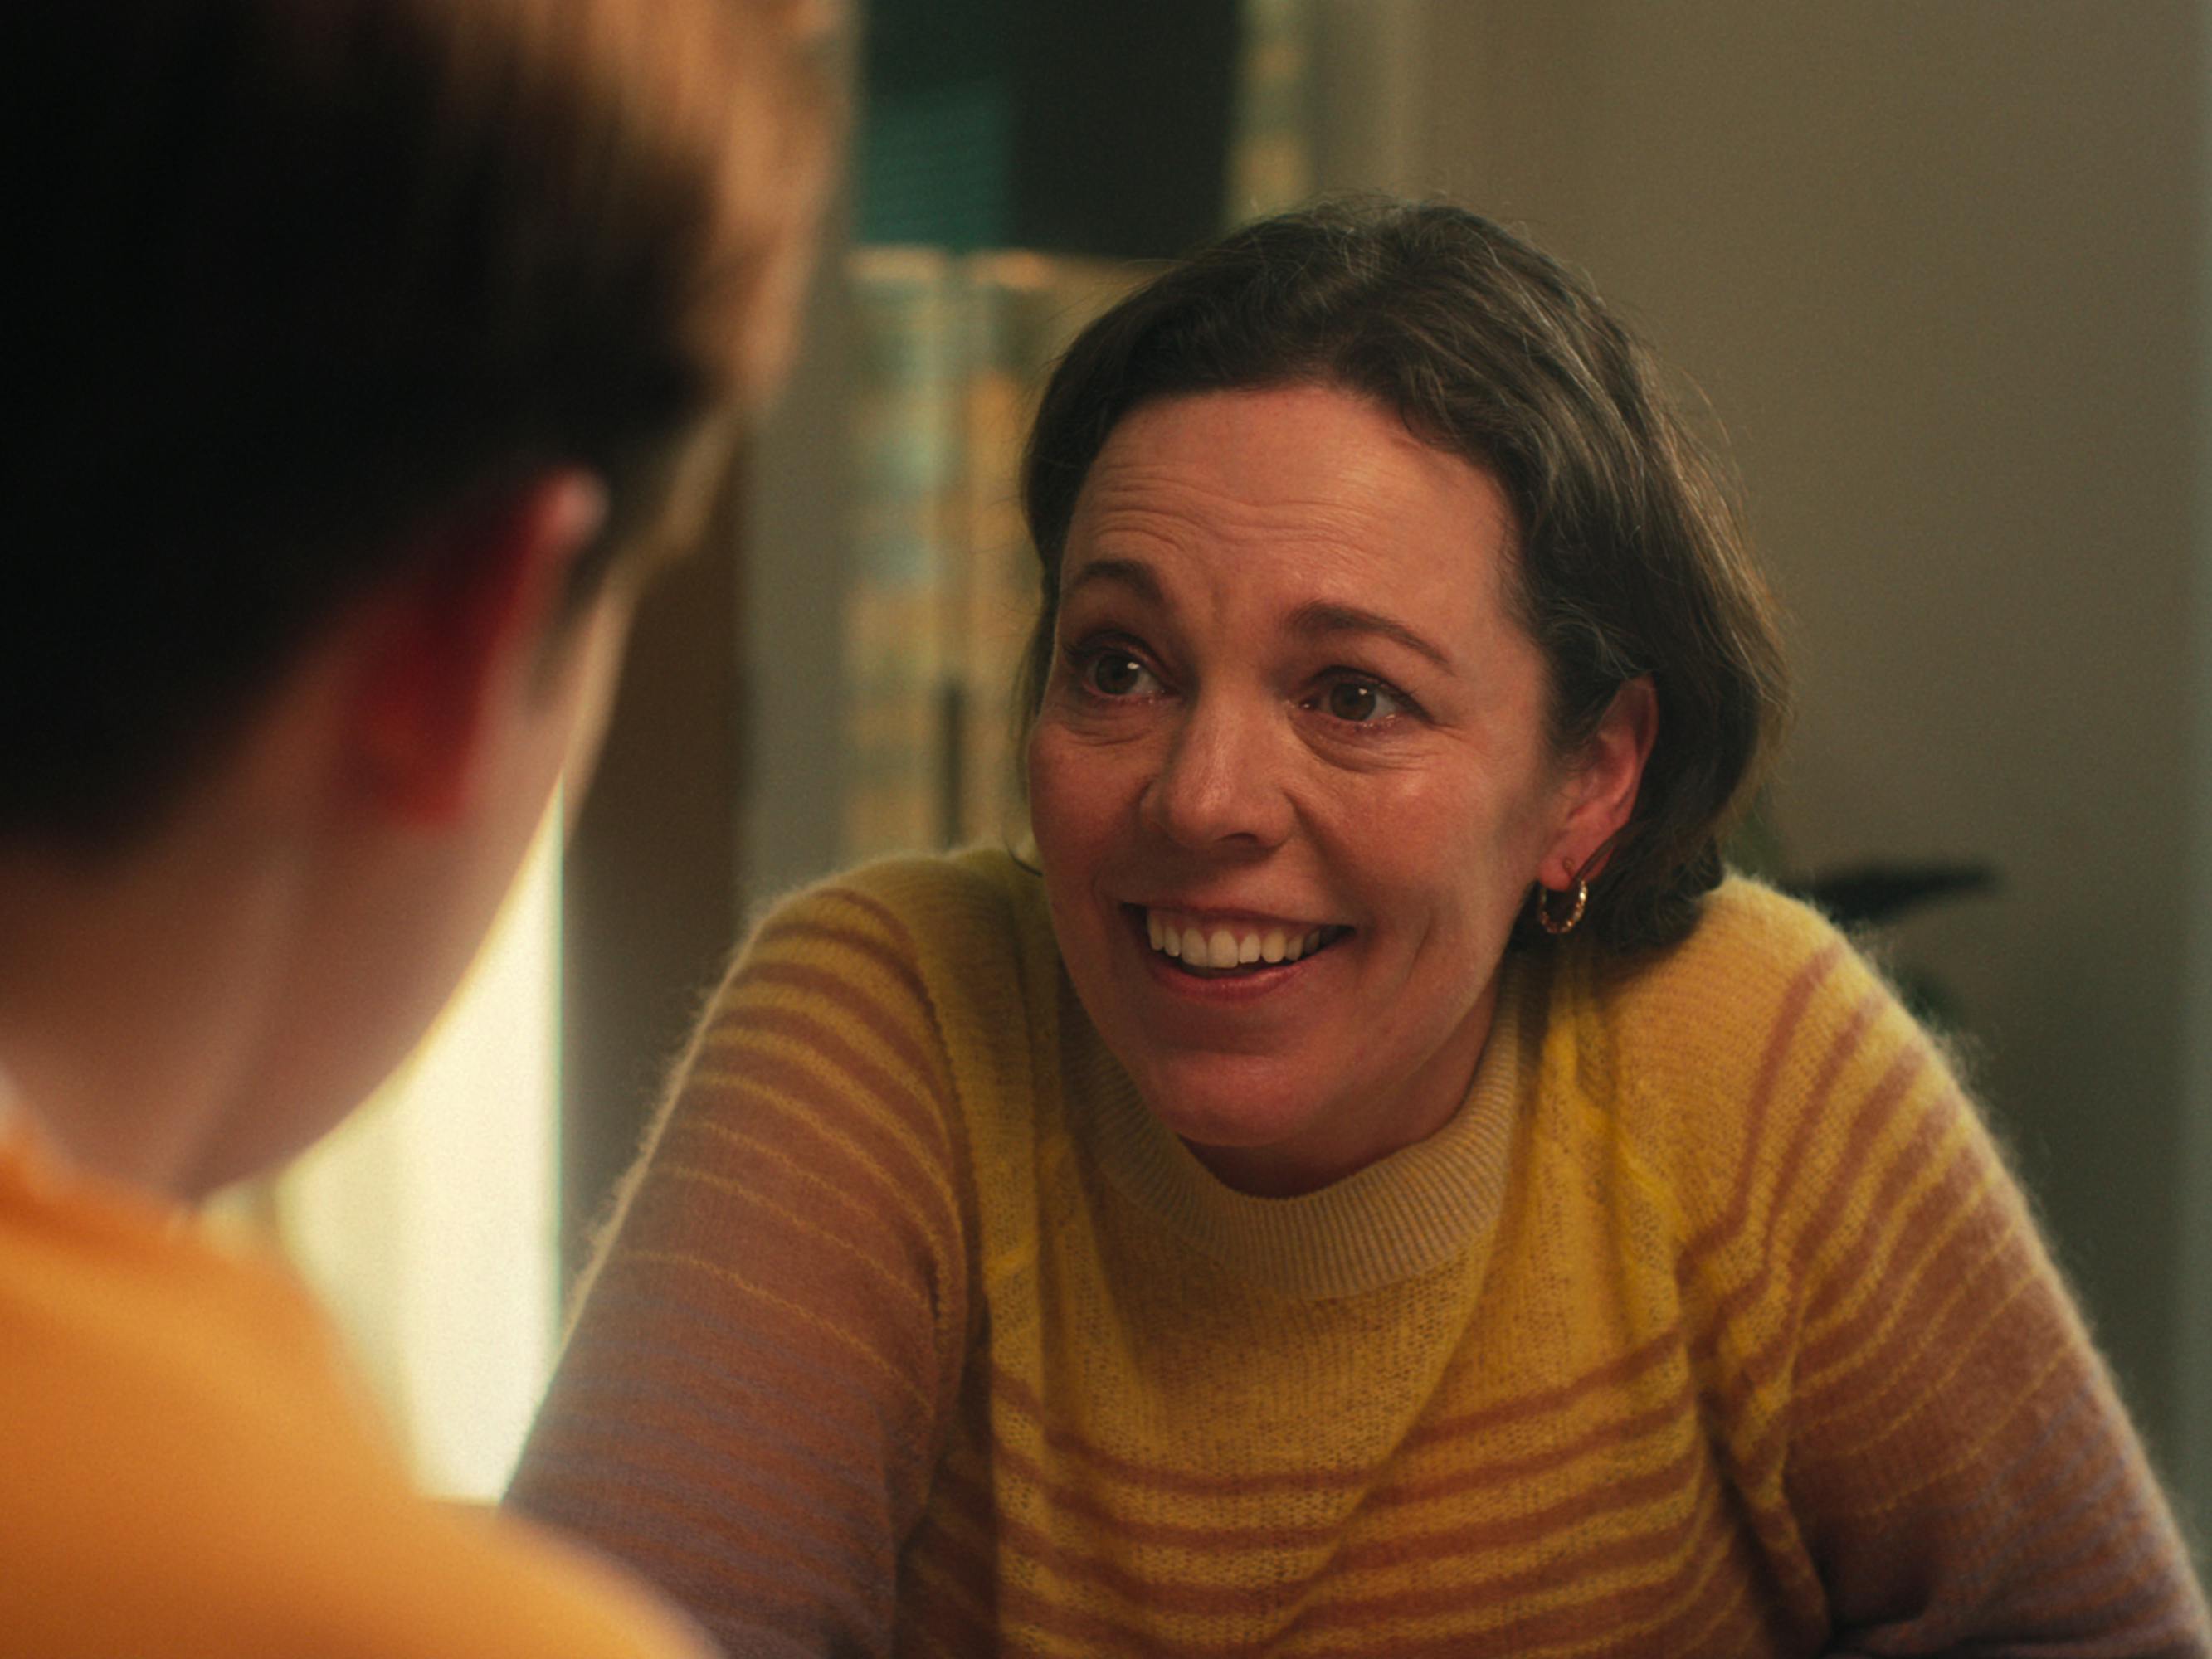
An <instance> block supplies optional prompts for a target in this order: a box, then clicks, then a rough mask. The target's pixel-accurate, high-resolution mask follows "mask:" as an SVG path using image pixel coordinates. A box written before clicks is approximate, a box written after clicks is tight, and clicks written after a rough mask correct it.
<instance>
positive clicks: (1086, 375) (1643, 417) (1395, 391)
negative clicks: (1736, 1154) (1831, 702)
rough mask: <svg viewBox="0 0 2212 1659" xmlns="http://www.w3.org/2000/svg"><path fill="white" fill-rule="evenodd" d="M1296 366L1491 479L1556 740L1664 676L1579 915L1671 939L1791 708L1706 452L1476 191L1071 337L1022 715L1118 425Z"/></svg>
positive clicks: (1316, 224)
mask: <svg viewBox="0 0 2212 1659" xmlns="http://www.w3.org/2000/svg"><path fill="white" fill-rule="evenodd" d="M1301 383H1304V384H1313V385H1321V386H1333V387H1336V388H1339V389H1340V390H1343V391H1346V392H1353V393H1356V394H1358V395H1360V396H1362V397H1365V398H1372V399H1373V400H1374V401H1375V402H1376V403H1377V404H1380V405H1381V406H1382V407H1383V408H1385V409H1388V410H1391V411H1393V412H1394V413H1395V414H1396V415H1397V416H1398V417H1399V418H1400V419H1401V420H1402V421H1403V422H1405V423H1406V425H1407V428H1408V429H1409V430H1410V431H1412V432H1413V434H1414V435H1415V436H1417V437H1419V438H1420V439H1421V440H1422V441H1425V442H1426V443H1429V444H1431V445H1434V446H1435V447H1437V448H1439V449H1441V450H1443V451H1445V452H1447V453H1452V454H1456V455H1459V456H1461V457H1462V458H1463V459H1467V460H1468V462H1470V463H1471V464H1473V465H1476V466H1478V467H1480V468H1481V469H1482V470H1484V471H1486V472H1488V473H1489V474H1491V475H1492V477H1495V478H1496V479H1497V480H1498V483H1499V485H1500V486H1501V487H1502V488H1503V489H1504V492H1505V494H1506V496H1507V498H1508V499H1509V501H1510V502H1511V503H1512V506H1513V509H1514V516H1515V520H1516V523H1515V530H1516V542H1515V548H1514V552H1515V561H1514V569H1513V581H1512V584H1511V587H1512V591H1511V592H1510V599H1511V601H1512V603H1513V604H1514V605H1515V606H1516V610H1517V611H1518V612H1519V615H1520V619H1521V621H1522V623H1523V624H1524V625H1525V626H1526V627H1527V628H1528V633H1529V635H1530V637H1531V638H1532V639H1534V641H1535V642H1536V644H1537V645H1538V646H1539V647H1541V650H1542V651H1543V653H1544V656H1545V659H1546V661H1547V665H1548V667H1549V670H1550V676H1551V693H1552V710H1551V714H1552V722H1551V723H1552V738H1553V747H1554V750H1556V752H1558V753H1559V754H1560V755H1562V756H1572V755H1574V754H1576V753H1577V752H1578V751H1579V750H1580V749H1581V747H1582V745H1583V744H1584V743H1585V742H1586V741H1587V740H1588V739H1589V737H1590V735H1591V734H1592V733H1593V732H1595V730H1596V728H1597V726H1598V722H1599V721H1600V720H1601V719H1602V717H1603V716H1604V714H1605V712H1606V710H1607V708H1608V707H1610V706H1611V704H1612V702H1613V696H1614V694H1615V693H1616V692H1618V691H1619V690H1620V688H1621V687H1622V686H1623V685H1625V684H1627V683H1628V682H1629V681H1630V680H1632V679H1634V678H1637V677H1638V676H1639V675H1644V674H1649V675H1650V676H1651V677H1652V679H1653V682H1654V684H1655V685H1656V690H1657V695H1658V700H1659V708H1660V719H1659V725H1658V736H1657V738H1656V743H1655V745H1654V747H1653V750H1652V753H1651V756H1650V760H1649V762H1648V763H1646V765H1645V767H1644V774H1643V781H1642V786H1641V788H1640V790H1639V792H1638V799H1637V803H1636V808H1635V812H1634V815H1633V817H1632V818H1631V820H1630V822H1629V824H1628V826H1627V829H1626V832H1625V833H1624V835H1623V836H1621V837H1620V840H1619V842H1617V843H1616V844H1615V846H1614V848H1613V851H1612V855H1611V857H1610V859H1609V860H1608V862H1607V866H1606V868H1605V871H1604V872H1603V876H1602V878H1601V879H1602V881H1603V884H1604V891H1605V894H1606V902H1605V903H1604V904H1603V905H1602V906H1599V905H1596V904H1595V903H1594V904H1593V905H1592V913H1593V915H1594V918H1595V921H1594V924H1593V926H1592V927H1590V928H1589V929H1586V930H1585V932H1586V933H1588V934H1590V935H1594V936H1595V937H1597V938H1599V939H1601V942H1603V943H1604V944H1606V945H1610V946H1612V947H1613V948H1614V949H1617V950H1633V949H1638V948H1642V947H1645V946H1649V945H1659V944H1664V943H1666V942H1668V941H1669V940H1671V939H1675V938H1678V937H1680V934H1681V933H1683V932H1684V931H1686V929H1687V927H1689V926H1690V924H1691V921H1692V919H1693V918H1694V915H1695V901H1696V899H1697V897H1698V896H1699V895H1700V894H1702V893H1704V892H1705V891H1706V890H1710V889H1711V887H1712V886H1713V885H1714V884H1716V883H1717V881H1718V879H1719V877H1720V868H1721V866H1720V854H1719V837H1720V836H1721V834H1722V833H1723V830H1724V829H1725V828H1726V826H1727V823H1728V820H1729V817H1730V815H1731V813H1732V812H1733V811H1735V809H1736V808H1737V807H1738V806H1739V805H1741V801H1742V799H1743V798H1744V796H1745V794H1746V793H1747V791H1748V790H1749V789H1750V788H1751V787H1752V786H1753V783H1754V782H1755V781H1756V779H1757V777H1758V775H1759V770H1760V768H1761V764H1762V762H1763V761H1764V759H1765V757H1767V755H1768V754H1769V752H1770V751H1771V748H1772V746H1773V744H1774V742H1775V740H1776V738H1777V737H1778V731H1779V727H1780V726H1781V723H1782V720H1783V715H1784V707H1785V703H1786V678H1785V674H1784V667H1783V660H1782V653H1781V647H1780V644H1779V641H1778V635H1777V630H1776V620H1775V616H1774V612H1773V608H1772V605H1771V600H1770V599H1769V598H1768V596H1767V593H1766V590H1765V585H1764V583H1763V581H1762V580H1761V579H1760V577H1759V573H1758V572H1757V570H1756V569H1755V568H1754V567H1753V564H1752V562H1751V560H1750V557H1749V555H1748V553H1747V550H1746V547H1745V545H1744V541H1743V538H1742V536H1741V531H1740V528H1739V526H1738V523H1737V520H1736V518H1735V513H1734V511H1733V509H1732V507H1731V505H1730V503H1729V496H1728V493H1727V491H1726V489H1724V488H1723V477H1722V474H1721V472H1720V471H1719V468H1718V466H1717V464H1716V463H1715V462H1714V461H1713V460H1712V459H1711V458H1710V457H1709V456H1708V455H1707V454H1706V453H1705V450H1704V449H1703V447H1701V446H1700V445H1699V442H1698V441H1697V440H1696V439H1695V437H1694V436H1693V435H1692V433H1691V431H1690V429H1689V428H1688V426H1687V424H1686V422H1685V421H1684V420H1683V419H1682V417H1681V416H1680V414H1679V413H1678V412H1677V411H1676V410H1675V408H1674V404H1673V403H1672V401H1671V400H1670V398H1668V395H1667V394H1666V392H1665V391H1664V389H1663V387H1662V380H1661V376H1660V373H1659V371H1658V368H1657V367H1656V363H1655V362H1654V361H1653V359H1652V357H1651V356H1650V353H1649V352H1648V350H1647V349H1645V348H1644V345H1643V344H1642V343H1641V342H1640V341H1638V339H1637V338H1636V337H1635V336H1634V335H1633V334H1632V332H1631V331H1629V330H1628V329H1627V328H1626V326H1625V325H1623V324H1622V323H1621V321H1620V319H1618V318H1617V317H1616V316H1615V315H1614V314H1613V313H1612V312H1611V311H1609V310H1608V309H1607V307H1605V305H1604V304H1603V303H1602V302H1601V301H1600V300H1599V298H1598V296H1597V295H1596V294H1595V292H1593V291H1592V290H1591V289H1590V287H1589V284H1588V283H1586V282H1585V281H1584V280H1583V279H1582V278H1581V277H1580V276H1577V274H1575V273H1574V272H1573V271H1571V270H1568V269H1567V268H1566V267H1565V266H1564V265H1562V264H1559V262H1558V261H1556V260H1554V259H1553V258H1550V257H1548V256H1547V255H1546V254H1544V253H1542V252H1540V251H1538V250H1537V249H1536V248H1534V247H1533V246H1530V245H1529V244H1528V242H1527V241H1525V240H1522V238H1520V237H1518V236H1516V235H1515V234H1512V233H1511V232H1510V231H1508V230H1506V229H1504V228H1503V227H1501V226H1499V225H1498V224H1496V223H1494V222H1492V221H1490V220H1488V219H1486V218H1483V217H1482V216H1480V215H1478V214H1474V213H1470V212H1468V211H1467V210H1464V209H1462V208H1458V207H1455V206H1452V205H1449V204H1443V203H1418V204H1404V203H1390V202H1379V203H1367V202H1352V203H1332V204H1324V205H1322V206H1318V207H1315V208H1310V209H1305V210H1298V211H1296V212H1291V213H1287V214H1284V215H1281V216H1277V217H1274V218H1272V219H1267V220H1261V221H1259V222H1255V223H1253V224H1250V225H1247V226H1245V227H1243V228H1241V229H1238V230H1235V231H1232V232H1231V233H1230V234H1228V235H1226V236H1225V237H1224V238H1222V239H1221V240H1219V241H1218V242H1216V243H1214V244H1212V246H1209V247H1207V248H1205V249H1203V250H1202V251H1200V252H1199V253H1197V254H1195V255H1194V256H1193V257H1192V258H1189V259H1188V260H1186V261H1183V262H1182V263H1180V264H1176V265H1175V266H1173V267H1171V268H1170V269H1169V270H1166V271H1165V272H1164V273H1163V274H1162V275H1160V276H1158V277H1156V278H1155V279H1154V280H1153V281H1152V282H1151V283H1147V284H1146V285H1145V286H1144V287H1142V288H1140V289H1138V290H1137V291H1135V292H1134V293H1133V294H1132V295H1129V296H1127V298H1125V299H1124V300H1123V301H1121V303H1119V304H1118V305H1116V306H1115V307H1113V308H1112V309H1111V310H1109V311H1108V312H1107V313H1105V314H1104V315H1103V316H1102V317H1101V318H1099V319H1097V321H1096V322H1094V323H1093V324H1092V325H1091V326H1090V327H1089V328H1088V329H1086V330H1085V331H1084V332H1083V333H1082V335H1081V336H1079V337H1078V339H1077V340H1076V342H1075V343H1074V344H1073V346H1072V347H1070V349H1068V351H1067V353H1066V356H1065V357H1063V359H1062V360H1061V362H1060V364H1059V366H1058V367H1057V368H1056V369H1055V370H1054V374H1053V376H1052V379H1051V380H1050V383H1049V384H1048V386H1047V387H1046V390H1045V393H1044V397H1043V400H1042V404H1041V405H1040V407H1039V410H1038V412H1037V416H1036V422H1035V425H1034V427H1033V428H1032V430H1031V435H1030V445H1029V451H1028V454H1027V456H1026V458H1025V460H1024V473H1023V495H1024V507H1025V510H1026V513H1027V515H1028V519H1029V525H1030V535H1031V538H1032V540H1033V541H1034V543H1035V545H1036V550H1037V554H1038V556H1039V559H1040V561H1041V564H1042V570H1041V575H1042V584H1043V592H1042V606H1041V610H1040V615H1039V617H1038V622H1037V626H1036V631H1035V633H1034V634H1033V635H1032V637H1031V640H1030V649H1029V654H1028V657H1027V659H1026V660H1025V662H1024V669H1023V682H1022V685H1021V687H1020V688H1019V690H1018V696H1020V697H1021V699H1022V703H1023V709H1022V712H1023V714H1024V715H1025V716H1026V715H1028V714H1033V713H1034V711H1035V709H1036V707H1037V702H1038V698H1039V697H1040V696H1041V695H1042V689H1043V686H1044V684H1045V674H1046V671H1047V670H1048V666H1049V664H1050V660H1051V653H1052V648H1053V635H1054V626H1055V623H1056V620H1057V617H1056V612H1057V601H1058V571H1059V564H1060V554H1061V550H1062V547H1063V544H1064V543H1065V541H1066V535H1067V530H1068V525H1069V522H1070V520H1072V519H1073V515H1074V512H1075V505H1076V499H1077V496H1078V495H1079V494H1080V492H1081V490H1082V488H1083V483H1084V480H1085V477H1087V476H1088V474H1089V472H1090V470H1091V463H1092V462H1093V461H1094V460H1095V459H1097V455H1098V453H1099V450H1100V449H1101V448H1102V447H1103V445H1104V444H1105V442H1106V440H1107V438H1108V436H1109V434H1111V432H1112V431H1113V429H1114V428H1115V425H1116V424H1117V423H1118V422H1120V421H1121V419H1122V418H1123V417H1124V416H1127V414H1129V413H1130V412H1131V411H1132V410H1134V409H1136V408H1137V407H1139V405H1141V404H1147V403H1152V402H1156V401H1158V400H1159V399H1162V398H1174V397H1179V396H1184V395H1188V394H1193V393H1198V392H1214V391H1249V390H1254V389H1258V388H1262V387H1268V386H1286V385H1296V384H1301ZM1524 933H1525V936H1527V937H1532V938H1533V937H1536V936H1537V935H1535V934H1534V932H1533V930H1524Z"/></svg>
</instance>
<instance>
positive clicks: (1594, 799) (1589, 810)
mask: <svg viewBox="0 0 2212 1659" xmlns="http://www.w3.org/2000/svg"><path fill="white" fill-rule="evenodd" d="M1658 736H1659V692H1658V688H1657V687H1656V686H1655V685H1654V684H1652V682H1651V677H1650V675H1649V674H1639V675H1638V676H1637V677H1636V678H1634V679H1632V680H1630V681H1629V682H1628V683H1627V684H1625V685H1623V686H1622V687H1621V688H1620V690H1618V691H1615V692H1614V693H1613V702H1611V703H1610V704H1609V705H1608V706H1607V708H1606V711H1605V714H1603V716H1602V717H1601V718H1600V720H1598V725H1597V730H1596V731H1595V732H1593V733H1592V734H1591V736H1590V739H1589V742H1588V743H1587V744H1584V745H1583V750H1582V752H1581V754H1580V755H1578V756H1577V757H1576V758H1575V760H1574V762H1573V767H1574V770H1573V772H1572V774H1571V776H1570V778H1569V780H1568V784H1567V803H1568V805H1567V813H1566V818H1565V823H1563V824H1562V825H1561V827H1560V831H1559V836H1557V837H1556V838H1555V839H1554V841H1553V848H1552V852H1551V854H1550V856H1549V857H1547V859H1546V860H1544V865H1543V867H1542V868H1541V870H1540V871H1539V872H1537V877H1538V879H1539V880H1541V882H1542V883H1543V884H1545V885H1546V886H1547V887H1552V888H1555V889H1557V890H1559V891H1562V892H1564V891H1565V890H1567V889H1569V888H1571V887H1572V886H1573V885H1574V884H1575V883H1576V882H1577V880H1582V881H1589V880H1593V879H1595V878H1596V876H1597V874H1598V872H1600V871H1601V870H1602V869H1604V868H1605V860H1607V858H1609V857H1610V856H1611V853H1612V842H1613V840H1614V838H1615V837H1617V836H1619V835H1620V832H1621V831H1622V830H1623V829H1626V828H1627V826H1628V820H1629V817H1630V815H1631V814H1632V813H1633V812H1634V811H1635V810H1636V792H1637V790H1638V787H1641V785H1642V784H1643V781H1644V763H1645V762H1646V761H1648V760H1650V758H1651V745H1652V744H1653V743H1654V742H1656V740H1657V738H1658Z"/></svg>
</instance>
